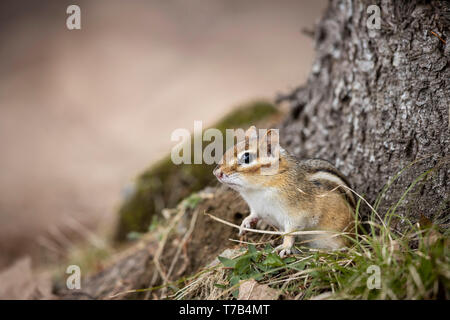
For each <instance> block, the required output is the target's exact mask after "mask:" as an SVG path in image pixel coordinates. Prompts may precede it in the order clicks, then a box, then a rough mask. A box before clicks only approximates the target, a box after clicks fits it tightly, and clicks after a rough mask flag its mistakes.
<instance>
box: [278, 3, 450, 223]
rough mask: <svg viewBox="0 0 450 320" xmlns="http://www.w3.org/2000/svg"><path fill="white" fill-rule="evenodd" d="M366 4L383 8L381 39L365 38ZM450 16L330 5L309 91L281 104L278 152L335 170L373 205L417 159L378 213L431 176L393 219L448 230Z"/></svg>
mask: <svg viewBox="0 0 450 320" xmlns="http://www.w3.org/2000/svg"><path fill="white" fill-rule="evenodd" d="M372 4H377V5H378V6H379V7H380V8H381V12H380V17H381V28H380V29H379V30H373V29H372V30H371V29H369V28H367V24H366V23H367V19H368V17H369V16H370V14H369V13H367V8H368V6H369V5H372ZM449 7H450V6H449V4H448V3H446V2H444V1H430V2H423V1H394V0H392V1H374V0H368V1H360V0H353V1H331V2H330V5H329V7H328V9H327V11H326V12H325V15H324V17H323V19H322V20H321V21H320V23H319V24H318V25H317V28H316V32H315V41H316V50H317V56H316V60H315V63H314V64H313V67H312V72H311V74H310V76H309V79H308V82H307V84H306V86H303V87H300V88H298V89H297V90H295V91H294V92H292V93H291V94H289V95H287V96H285V97H281V99H280V100H288V101H289V102H290V105H291V108H292V112H291V115H290V116H289V117H288V118H287V119H286V121H285V123H284V124H283V125H282V131H281V138H282V139H283V140H282V143H284V145H286V147H287V148H288V149H289V150H291V151H292V152H294V153H295V154H296V155H298V156H300V157H320V158H324V159H328V160H330V161H332V162H334V163H335V164H336V166H337V167H338V168H339V169H341V170H342V171H343V172H344V173H345V174H346V175H348V177H349V178H350V180H351V181H352V183H353V185H354V187H355V189H356V190H357V191H358V192H359V193H361V194H364V195H365V197H366V198H367V199H368V200H369V201H370V202H373V201H374V200H375V198H376V196H377V195H378V194H379V193H380V191H381V190H382V188H383V186H384V185H385V184H386V183H387V182H388V180H389V179H390V178H392V177H394V176H395V175H396V173H398V172H399V171H400V170H401V169H402V168H404V167H406V166H407V165H408V164H410V163H411V162H413V161H416V160H419V159H422V158H424V159H423V160H421V161H418V162H417V163H416V164H415V165H413V166H411V168H410V169H408V170H406V171H405V173H404V174H402V176H401V177H400V179H399V180H398V181H396V183H394V184H393V185H392V186H391V187H390V189H389V191H388V192H387V194H386V196H385V198H384V199H383V201H382V204H381V207H380V210H379V211H380V213H381V214H382V213H384V212H386V209H387V208H388V206H389V205H391V204H392V203H396V202H397V201H398V200H399V199H400V198H401V196H402V194H403V193H404V192H405V191H406V190H407V188H408V186H409V185H410V184H411V183H412V182H414V180H415V179H416V178H418V177H419V176H420V175H421V174H422V173H424V172H425V171H427V170H428V169H431V168H435V170H432V172H431V173H430V174H429V175H427V176H426V178H425V179H424V180H426V181H422V182H420V183H418V184H417V185H416V187H415V188H413V189H412V190H411V193H410V194H408V196H407V197H406V199H405V201H404V202H402V205H401V206H400V207H399V209H397V211H396V213H399V214H402V215H409V216H410V217H412V218H413V220H416V219H419V218H420V217H421V215H424V216H425V217H427V218H429V219H433V220H437V221H438V222H439V224H441V225H448V219H449V217H448V216H449V215H448V213H449V212H450V207H449V192H450V180H449V178H450V169H449V158H448V155H449V145H450V144H449V142H450V134H449V105H450V99H449V95H450V83H449V81H450V68H449V58H450V44H449V41H446V40H447V38H448V36H449V26H450V9H449ZM433 33H434V34H433ZM445 42H446V43H445ZM446 156H447V158H446Z"/></svg>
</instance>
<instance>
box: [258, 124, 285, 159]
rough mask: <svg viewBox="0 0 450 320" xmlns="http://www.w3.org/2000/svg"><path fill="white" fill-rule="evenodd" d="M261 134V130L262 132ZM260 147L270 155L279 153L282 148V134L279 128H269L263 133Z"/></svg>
mask: <svg viewBox="0 0 450 320" xmlns="http://www.w3.org/2000/svg"><path fill="white" fill-rule="evenodd" d="M260 134H261V132H260ZM259 145H260V149H261V150H262V151H263V152H265V154H266V155H268V156H275V155H278V154H279V150H280V134H279V130H278V129H269V130H266V132H265V133H264V134H263V135H262V137H261V139H260V140H259ZM263 154H264V153H263Z"/></svg>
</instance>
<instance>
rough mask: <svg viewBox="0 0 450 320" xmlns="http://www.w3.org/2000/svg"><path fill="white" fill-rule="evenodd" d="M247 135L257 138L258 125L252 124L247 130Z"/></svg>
mask: <svg viewBox="0 0 450 320" xmlns="http://www.w3.org/2000/svg"><path fill="white" fill-rule="evenodd" d="M245 136H246V137H249V138H250V139H253V138H257V137H258V133H257V131H256V127H255V126H251V127H250V128H248V129H247V131H245Z"/></svg>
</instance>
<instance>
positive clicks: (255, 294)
mask: <svg viewBox="0 0 450 320" xmlns="http://www.w3.org/2000/svg"><path fill="white" fill-rule="evenodd" d="M278 296H279V292H278V291H277V290H275V289H272V288H271V287H269V286H268V285H266V284H259V283H258V282H257V281H255V280H253V279H252V280H249V281H245V282H242V283H241V285H240V287H239V297H238V300H276V299H278Z"/></svg>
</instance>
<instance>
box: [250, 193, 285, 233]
mask: <svg viewBox="0 0 450 320" xmlns="http://www.w3.org/2000/svg"><path fill="white" fill-rule="evenodd" d="M277 192H278V191H277V190H276V189H271V188H266V189H265V190H250V191H247V190H246V191H245V192H241V196H242V197H243V198H244V200H245V201H246V202H247V204H248V205H249V207H250V211H251V213H253V214H256V215H257V216H258V217H259V218H260V219H262V220H263V221H265V222H266V223H268V224H270V225H272V226H274V227H275V228H277V229H279V230H281V231H285V228H286V227H287V225H288V224H289V215H288V213H287V211H286V208H285V207H284V206H283V205H282V203H281V201H280V200H281V199H280V198H279V196H278V194H277Z"/></svg>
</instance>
